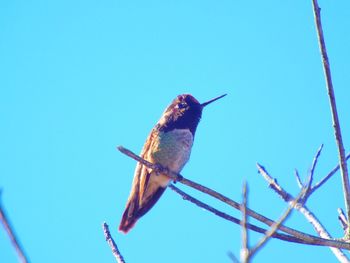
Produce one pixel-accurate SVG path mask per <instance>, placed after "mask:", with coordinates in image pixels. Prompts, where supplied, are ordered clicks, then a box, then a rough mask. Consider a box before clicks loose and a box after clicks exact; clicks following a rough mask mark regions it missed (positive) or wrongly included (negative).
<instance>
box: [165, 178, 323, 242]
mask: <svg viewBox="0 0 350 263" xmlns="http://www.w3.org/2000/svg"><path fill="white" fill-rule="evenodd" d="M169 188H170V189H171V190H173V191H174V192H175V193H177V194H179V195H180V196H181V197H182V199H184V200H186V201H189V202H191V203H193V204H195V205H196V206H198V207H200V208H203V209H205V210H207V211H209V212H211V213H213V214H215V215H217V216H219V217H221V218H223V219H225V220H227V221H230V222H233V223H234V224H236V225H241V224H242V221H241V220H239V219H238V218H236V217H233V216H231V215H228V214H226V213H224V212H222V211H220V210H218V209H216V208H214V207H212V206H210V205H208V204H205V203H203V202H201V201H199V200H198V199H196V198H194V197H193V196H191V195H189V194H187V193H185V192H184V191H182V190H181V189H179V188H178V187H176V186H175V185H173V184H170V185H169ZM247 228H248V229H250V230H252V231H255V232H257V233H261V234H265V233H266V232H267V230H266V229H264V228H261V227H258V226H256V225H253V224H251V223H248V224H247ZM272 237H274V238H277V239H280V240H283V241H287V242H293V243H298V244H308V245H316V246H317V245H320V244H314V243H307V242H305V241H303V240H301V239H299V238H296V237H294V236H290V235H286V234H281V233H275V234H274V235H273V236H272Z"/></svg>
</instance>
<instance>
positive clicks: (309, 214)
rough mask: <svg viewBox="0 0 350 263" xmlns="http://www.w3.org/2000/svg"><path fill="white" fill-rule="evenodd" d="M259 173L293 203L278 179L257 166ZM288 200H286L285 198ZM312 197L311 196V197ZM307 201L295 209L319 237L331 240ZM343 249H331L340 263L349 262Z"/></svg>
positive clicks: (276, 190) (283, 197)
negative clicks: (308, 206)
mask: <svg viewBox="0 0 350 263" xmlns="http://www.w3.org/2000/svg"><path fill="white" fill-rule="evenodd" d="M257 167H258V171H259V173H260V174H261V175H262V176H263V178H264V179H265V180H266V181H267V182H268V184H269V186H270V187H271V188H272V189H273V190H274V191H275V192H276V193H277V194H278V195H279V196H280V197H281V198H282V199H283V200H284V201H285V202H287V203H291V202H292V201H293V198H292V196H291V194H289V193H288V192H287V191H286V190H284V189H283V188H282V187H281V186H280V185H279V184H278V183H277V181H276V179H274V178H272V177H271V176H270V175H269V174H268V172H267V171H266V169H265V168H264V167H263V166H261V165H260V164H257ZM286 196H287V197H288V198H285V197H286ZM309 196H310V195H309ZM305 201H306V200H303V202H302V203H300V202H298V203H297V204H296V205H295V206H294V208H295V209H297V210H298V211H299V212H300V213H301V214H302V215H304V217H305V218H306V219H307V220H308V221H309V222H310V223H311V224H312V226H313V227H314V228H315V230H316V232H317V233H318V235H319V236H320V237H322V238H324V239H329V240H331V235H330V234H329V233H328V231H327V230H326V229H325V227H324V226H323V225H322V224H321V222H320V221H319V220H318V219H317V218H316V216H315V215H314V214H313V213H312V212H311V211H310V210H309V209H308V208H307V207H306V205H305V204H304V203H305ZM340 248H341V247H339V246H337V247H332V246H330V249H331V250H332V252H333V253H334V255H335V256H336V257H337V258H338V259H339V261H340V262H349V259H348V258H347V257H346V255H345V254H344V253H343V252H342V251H341V250H340Z"/></svg>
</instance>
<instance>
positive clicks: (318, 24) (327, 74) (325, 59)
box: [312, 0, 350, 220]
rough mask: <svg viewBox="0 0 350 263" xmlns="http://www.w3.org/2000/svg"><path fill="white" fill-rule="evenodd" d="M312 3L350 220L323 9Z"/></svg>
mask: <svg viewBox="0 0 350 263" xmlns="http://www.w3.org/2000/svg"><path fill="white" fill-rule="evenodd" d="M312 5H313V11H314V16H315V24H316V28H317V36H318V42H319V46H320V51H321V55H322V62H323V70H324V74H325V78H326V83H327V85H326V86H327V92H328V98H329V103H330V106H331V111H332V120H333V128H334V135H335V140H336V142H337V146H338V154H339V164H340V167H341V176H342V183H343V192H344V199H345V207H346V214H347V218H348V220H350V184H349V174H348V166H347V162H346V159H345V149H344V144H343V138H342V134H341V129H340V122H339V118H338V111H337V104H336V100H335V94H334V89H333V83H332V75H331V69H330V64H329V60H328V55H327V49H326V43H325V40H324V35H323V29H322V22H321V9H320V7H319V5H318V2H317V0H312Z"/></svg>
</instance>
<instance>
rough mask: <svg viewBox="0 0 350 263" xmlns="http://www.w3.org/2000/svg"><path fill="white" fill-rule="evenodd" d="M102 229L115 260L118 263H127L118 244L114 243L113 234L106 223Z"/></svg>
mask: <svg viewBox="0 0 350 263" xmlns="http://www.w3.org/2000/svg"><path fill="white" fill-rule="evenodd" d="M102 228H103V232H104V235H105V238H106V241H107V243H108V245H109V246H110V248H111V249H112V253H113V255H114V257H115V259H116V260H117V262H118V263H125V260H124V258H123V256H122V254H121V253H120V251H119V249H118V246H117V244H116V243H115V242H114V239H113V238H112V236H111V233H110V232H109V227H108V225H107V223H106V222H103V224H102Z"/></svg>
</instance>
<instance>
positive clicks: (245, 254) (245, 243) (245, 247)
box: [240, 182, 250, 263]
mask: <svg viewBox="0 0 350 263" xmlns="http://www.w3.org/2000/svg"><path fill="white" fill-rule="evenodd" d="M247 196H248V187H247V183H246V182H244V183H243V187H242V208H241V212H242V222H241V226H242V249H241V253H240V255H241V262H242V263H248V262H249V258H250V251H249V236H248V228H247V222H248V218H247V203H248V200H247Z"/></svg>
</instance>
